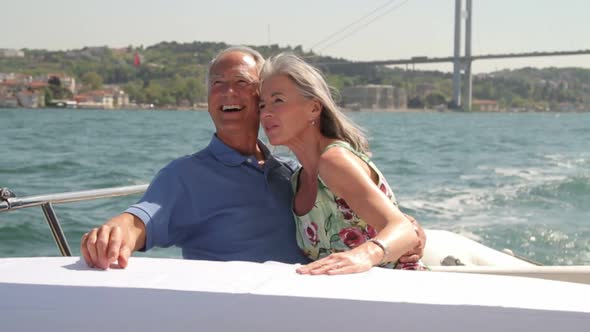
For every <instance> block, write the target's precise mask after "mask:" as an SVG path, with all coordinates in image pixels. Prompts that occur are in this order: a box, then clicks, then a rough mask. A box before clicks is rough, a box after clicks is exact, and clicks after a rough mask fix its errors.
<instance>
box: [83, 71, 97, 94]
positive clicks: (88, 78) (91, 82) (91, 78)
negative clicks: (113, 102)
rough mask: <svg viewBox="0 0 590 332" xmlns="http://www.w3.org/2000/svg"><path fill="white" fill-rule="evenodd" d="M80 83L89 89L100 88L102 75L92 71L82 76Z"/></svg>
mask: <svg viewBox="0 0 590 332" xmlns="http://www.w3.org/2000/svg"><path fill="white" fill-rule="evenodd" d="M82 83H83V84H84V85H85V86H86V87H87V88H88V89H90V90H98V89H102V77H101V76H100V75H98V74H97V73H96V72H93V71H91V72H88V73H86V74H84V75H83V76H82Z"/></svg>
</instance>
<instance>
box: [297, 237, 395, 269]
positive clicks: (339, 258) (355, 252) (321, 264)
mask: <svg viewBox="0 0 590 332" xmlns="http://www.w3.org/2000/svg"><path fill="white" fill-rule="evenodd" d="M383 254H384V252H383V250H382V249H381V248H380V247H379V246H377V245H376V244H374V243H372V242H365V243H363V244H362V245H360V246H358V247H356V248H354V249H352V250H349V251H345V252H340V253H336V254H331V255H330V256H328V257H324V258H322V259H318V260H317V261H315V262H312V263H309V264H307V265H303V266H301V267H300V268H298V269H297V270H296V272H297V273H299V274H310V275H318V274H328V275H335V274H349V273H359V272H365V271H368V270H370V269H371V268H372V267H373V266H375V265H376V264H378V263H379V262H381V259H382V258H383Z"/></svg>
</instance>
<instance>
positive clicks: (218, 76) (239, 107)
mask: <svg viewBox="0 0 590 332" xmlns="http://www.w3.org/2000/svg"><path fill="white" fill-rule="evenodd" d="M258 81H259V77H258V71H257V70H256V62H255V61H254V58H252V57H251V56H250V55H247V54H244V53H242V52H238V51H236V52H230V53H227V54H224V55H223V56H222V57H221V58H219V59H218V60H217V62H216V63H215V64H214V65H213V67H211V71H210V75H209V82H208V83H209V95H208V102H209V114H210V115H211V119H213V123H214V124H215V129H216V131H217V135H218V136H219V137H220V138H222V139H223V137H224V136H226V135H236V134H242V135H255V136H256V135H258V127H259V124H258Z"/></svg>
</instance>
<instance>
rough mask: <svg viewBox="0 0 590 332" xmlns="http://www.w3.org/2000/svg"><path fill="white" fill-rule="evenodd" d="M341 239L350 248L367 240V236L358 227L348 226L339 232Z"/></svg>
mask: <svg viewBox="0 0 590 332" xmlns="http://www.w3.org/2000/svg"><path fill="white" fill-rule="evenodd" d="M338 236H340V240H342V242H344V244H345V245H346V246H347V247H349V248H351V249H352V248H356V247H358V246H360V245H361V244H363V243H365V241H367V236H366V235H365V234H364V233H363V231H361V230H360V229H359V228H357V227H346V228H343V229H341V230H340V232H338Z"/></svg>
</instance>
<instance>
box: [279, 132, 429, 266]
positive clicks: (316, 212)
mask: <svg viewBox="0 0 590 332" xmlns="http://www.w3.org/2000/svg"><path fill="white" fill-rule="evenodd" d="M332 147H342V148H345V149H347V150H349V151H350V152H352V153H354V154H355V155H356V156H358V157H359V158H360V159H361V160H363V161H364V162H366V163H367V165H369V167H370V168H371V169H372V170H373V171H374V172H375V173H376V174H377V175H378V177H379V181H378V184H377V185H378V187H379V189H380V190H381V191H382V192H383V193H384V194H385V195H386V196H387V198H389V200H390V201H391V203H392V204H394V205H396V206H397V202H396V199H395V195H394V194H393V191H392V190H391V187H390V186H389V184H388V183H387V180H385V177H384V176H383V174H381V172H380V171H379V169H377V167H376V166H375V164H373V162H371V160H369V158H368V157H367V156H366V155H365V154H363V153H360V152H358V151H356V150H354V149H353V148H352V147H351V146H350V145H349V144H348V143H346V142H343V141H337V142H335V143H332V144H330V145H328V146H327V147H326V149H325V150H324V152H325V151H326V150H328V149H329V148H332ZM300 172H301V169H299V170H298V171H297V172H295V174H293V177H292V178H291V184H292V186H293V190H294V192H297V185H298V179H299V174H300ZM295 223H296V225H297V230H296V233H297V244H298V245H299V248H301V250H302V251H303V253H304V254H305V255H306V256H307V257H309V258H310V259H312V260H318V259H320V258H324V257H326V256H328V255H330V254H332V253H337V252H343V251H347V250H350V249H352V248H356V247H358V246H359V245H361V244H363V243H365V242H366V241H367V240H368V239H371V238H373V237H375V236H376V235H377V231H376V230H375V228H373V227H372V226H371V225H369V224H367V223H366V222H365V221H364V220H362V219H361V218H360V217H359V216H358V215H357V214H356V213H355V212H354V211H353V210H352V209H351V208H350V207H349V206H348V204H347V203H346V201H345V200H344V199H342V198H341V197H338V196H336V195H334V194H333V193H332V192H331V191H330V189H329V188H328V187H327V186H326V184H325V183H324V182H323V181H322V179H321V178H318V192H317V196H316V200H315V204H314V206H313V208H312V209H311V211H309V212H308V213H307V214H306V215H303V216H297V215H295ZM381 266H382V267H387V268H397V269H407V270H423V269H425V267H424V265H423V264H422V263H421V262H418V263H399V264H397V263H396V262H391V263H387V264H383V265H381Z"/></svg>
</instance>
